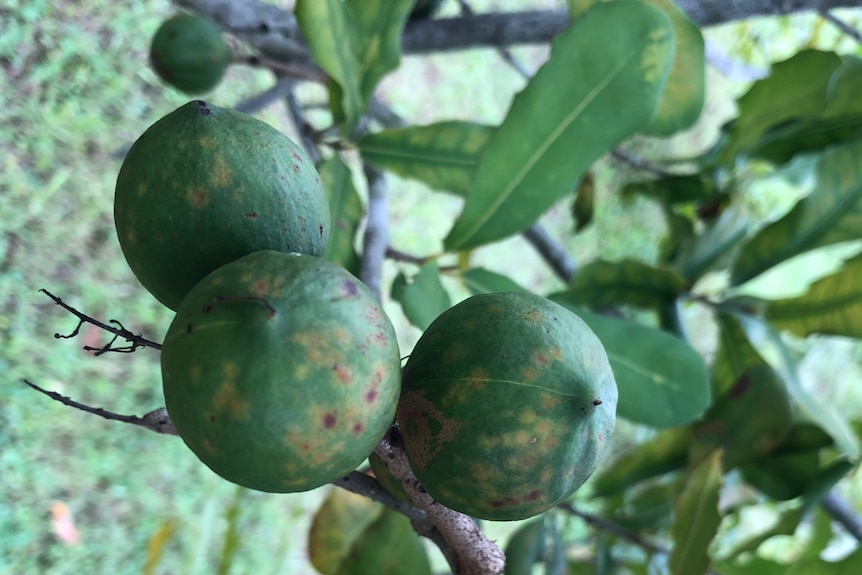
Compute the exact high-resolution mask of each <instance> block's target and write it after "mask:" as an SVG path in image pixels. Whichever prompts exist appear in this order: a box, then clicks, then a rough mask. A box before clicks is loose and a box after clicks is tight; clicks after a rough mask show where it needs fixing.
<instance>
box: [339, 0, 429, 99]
mask: <svg viewBox="0 0 862 575" xmlns="http://www.w3.org/2000/svg"><path fill="white" fill-rule="evenodd" d="M415 3H416V1H415V0H346V2H345V5H346V8H347V13H348V16H349V18H350V25H351V26H352V27H353V35H352V37H353V40H354V42H355V43H354V46H353V49H354V51H355V53H356V54H357V55H358V57H359V68H360V70H361V72H360V73H361V77H362V80H361V82H360V93H361V95H362V102H363V107H364V105H365V104H366V103H367V102H368V99H369V98H370V97H371V95H372V94H373V93H374V89H375V88H376V87H377V83H378V82H380V80H381V79H382V78H383V76H385V75H386V74H387V73H389V72H390V71H392V70H394V69H395V68H397V67H398V62H399V60H400V58H401V33H402V31H403V30H404V24H406V23H407V16H408V15H409V14H410V10H411V9H412V8H413V5H414V4H415Z"/></svg>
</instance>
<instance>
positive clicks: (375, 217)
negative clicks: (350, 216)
mask: <svg viewBox="0 0 862 575" xmlns="http://www.w3.org/2000/svg"><path fill="white" fill-rule="evenodd" d="M363 169H364V171H365V178H366V179H367V180H368V211H367V215H366V220H365V235H364V237H363V241H362V243H363V245H362V260H361V262H360V264H359V279H361V280H362V281H363V282H364V283H365V285H367V286H368V287H369V288H370V289H371V292H372V293H373V294H374V295H375V296H376V297H377V299H378V300H379V299H381V295H382V288H381V285H380V284H381V280H382V277H383V260H384V259H385V258H386V249H387V248H388V247H389V201H388V199H387V197H386V196H387V193H386V179H385V177H384V176H383V173H381V172H380V171H379V170H378V169H377V168H375V167H373V166H371V165H370V164H368V163H366V164H365V165H364V166H363Z"/></svg>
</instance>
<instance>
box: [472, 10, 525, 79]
mask: <svg viewBox="0 0 862 575" xmlns="http://www.w3.org/2000/svg"><path fill="white" fill-rule="evenodd" d="M458 4H459V5H460V6H461V15H462V16H474V15H475V14H476V13H475V12H474V11H473V7H472V6H470V3H469V2H467V0H458ZM497 53H498V54H499V55H500V58H502V59H503V61H504V62H505V63H506V64H508V65H509V66H510V67H511V68H512V69H514V70H515V71H516V72H518V73H519V74H520V75H521V76H523V77H524V78H526V79H527V80H529V79H530V78H531V77H532V76H533V74H532V73H531V72H530V71H529V70H527V67H526V66H524V65H523V64H521V63H520V62H519V61H518V60H517V59H516V58H515V56H514V55H512V52H511V51H510V50H509V49H508V48H506V46H505V44H498V45H497Z"/></svg>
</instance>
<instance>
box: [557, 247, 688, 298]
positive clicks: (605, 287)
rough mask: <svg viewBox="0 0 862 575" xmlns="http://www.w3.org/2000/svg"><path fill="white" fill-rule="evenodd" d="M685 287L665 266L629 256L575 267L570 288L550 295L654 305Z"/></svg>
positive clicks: (680, 279)
mask: <svg viewBox="0 0 862 575" xmlns="http://www.w3.org/2000/svg"><path fill="white" fill-rule="evenodd" d="M684 289H685V281H684V280H683V279H682V278H681V277H680V276H679V274H677V273H676V272H675V271H673V270H670V269H667V268H656V267H653V266H650V265H648V264H645V263H643V262H641V261H638V260H631V259H626V260H622V261H618V262H608V261H604V260H596V261H594V262H592V263H590V264H588V265H585V266H584V267H582V268H581V269H580V270H578V273H577V274H576V275H575V277H574V279H573V280H572V281H571V283H570V284H569V288H568V289H567V290H565V291H562V292H558V293H556V294H554V296H553V297H554V299H557V300H565V301H567V302H569V303H571V304H572V305H585V306H590V307H604V306H611V305H621V304H629V305H634V306H640V307H655V306H661V305H666V304H668V303H670V302H672V301H674V300H675V299H676V298H677V296H679V294H680V293H682V291H683V290H684Z"/></svg>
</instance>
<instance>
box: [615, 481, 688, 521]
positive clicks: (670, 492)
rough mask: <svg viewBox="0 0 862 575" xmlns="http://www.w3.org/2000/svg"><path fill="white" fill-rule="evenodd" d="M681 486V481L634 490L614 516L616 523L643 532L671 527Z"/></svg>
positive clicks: (654, 484)
mask: <svg viewBox="0 0 862 575" xmlns="http://www.w3.org/2000/svg"><path fill="white" fill-rule="evenodd" d="M680 486H681V485H680V481H667V482H661V483H653V484H651V485H647V486H645V487H643V488H641V489H637V490H634V491H633V492H632V493H630V494H627V496H626V500H625V505H624V506H623V507H622V509H621V511H619V512H617V513H615V514H614V516H613V520H614V522H615V523H618V524H619V525H622V526H623V527H627V528H629V529H631V530H633V531H641V532H643V531H647V530H650V531H652V530H655V529H665V528H667V527H669V526H670V522H671V521H670V520H671V516H672V513H673V499H674V497H676V495H677V494H678V493H679V489H680Z"/></svg>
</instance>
